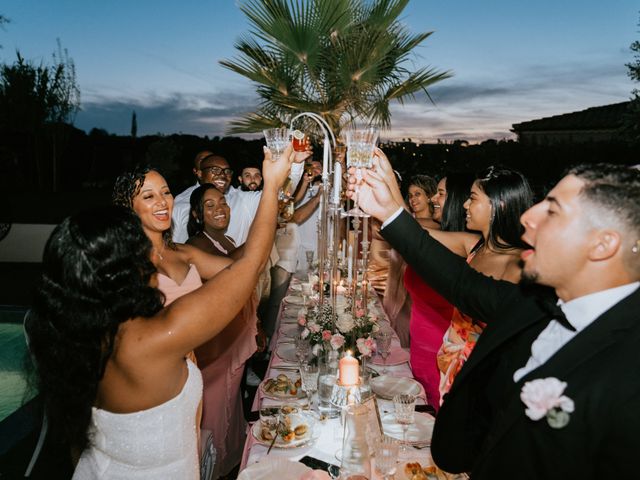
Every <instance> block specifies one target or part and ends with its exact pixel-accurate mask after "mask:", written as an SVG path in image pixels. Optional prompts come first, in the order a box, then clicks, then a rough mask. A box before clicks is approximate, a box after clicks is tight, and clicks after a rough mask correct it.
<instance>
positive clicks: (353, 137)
mask: <svg viewBox="0 0 640 480" xmlns="http://www.w3.org/2000/svg"><path fill="white" fill-rule="evenodd" d="M345 138H346V143H347V168H349V167H354V168H355V169H356V187H355V195H354V197H353V208H352V209H351V210H349V211H348V212H347V215H348V216H350V217H368V216H369V215H367V214H366V213H364V212H363V211H362V210H361V209H360V207H359V206H358V192H359V188H360V184H361V183H362V169H363V168H371V165H372V164H373V150H374V149H375V148H376V143H377V141H378V130H377V129H376V128H367V129H364V130H348V131H347V132H346V133H345Z"/></svg>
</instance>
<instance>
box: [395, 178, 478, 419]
mask: <svg viewBox="0 0 640 480" xmlns="http://www.w3.org/2000/svg"><path fill="white" fill-rule="evenodd" d="M472 183H473V176H472V175H471V174H463V173H448V174H447V175H446V176H445V177H444V178H442V179H441V180H440V181H439V182H438V185H437V190H436V193H435V194H434V195H433V196H432V197H431V203H432V205H433V209H434V213H433V219H434V220H435V221H436V222H438V224H439V225H440V230H442V231H445V232H464V231H465V230H466V221H465V216H466V213H465V210H464V207H463V205H464V203H465V201H466V200H467V198H468V197H469V190H470V188H471V184H472ZM430 231H431V230H430ZM465 235H468V236H469V239H470V242H477V241H478V240H479V235H477V234H475V233H473V234H472V233H466V234H465ZM404 285H405V288H406V289H407V292H408V293H409V295H410V297H411V313H410V318H411V320H410V323H409V326H410V335H411V347H410V349H409V354H410V357H411V360H410V361H411V370H412V371H413V376H414V377H415V379H416V380H418V381H419V382H420V383H421V384H422V386H423V387H424V389H425V393H426V395H427V401H428V403H429V404H430V405H432V406H433V407H434V408H435V409H436V411H437V410H438V408H439V407H440V390H439V386H440V371H439V370H438V364H437V361H436V356H437V353H438V350H439V349H440V347H441V345H442V337H443V335H444V333H445V332H446V331H447V329H448V328H449V326H450V325H451V317H452V315H453V305H451V304H450V303H449V302H447V300H445V299H444V297H442V296H441V295H440V294H438V293H437V292H436V291H435V290H433V289H432V288H431V287H430V286H429V285H428V284H426V283H425V282H424V281H423V280H422V279H421V278H420V276H419V275H418V274H417V273H416V272H415V270H413V269H412V268H411V267H409V266H408V267H407V268H406V270H405V274H404Z"/></svg>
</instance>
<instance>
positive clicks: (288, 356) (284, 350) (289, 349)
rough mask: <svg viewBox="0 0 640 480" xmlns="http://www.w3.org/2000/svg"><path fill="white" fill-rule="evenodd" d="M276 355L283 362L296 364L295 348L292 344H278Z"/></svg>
mask: <svg viewBox="0 0 640 480" xmlns="http://www.w3.org/2000/svg"><path fill="white" fill-rule="evenodd" d="M276 355H277V356H278V358H279V359H281V360H284V361H285V362H291V363H298V357H296V346H295V345H294V344H293V343H279V344H278V346H277V347H276Z"/></svg>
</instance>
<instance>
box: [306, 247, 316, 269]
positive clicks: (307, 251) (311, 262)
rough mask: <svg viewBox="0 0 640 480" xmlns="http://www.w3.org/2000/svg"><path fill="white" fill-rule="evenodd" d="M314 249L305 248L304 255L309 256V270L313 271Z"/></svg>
mask: <svg viewBox="0 0 640 480" xmlns="http://www.w3.org/2000/svg"><path fill="white" fill-rule="evenodd" d="M314 253H315V252H314V251H313V250H305V252H304V255H305V257H307V271H309V272H311V271H312V269H313V255H314Z"/></svg>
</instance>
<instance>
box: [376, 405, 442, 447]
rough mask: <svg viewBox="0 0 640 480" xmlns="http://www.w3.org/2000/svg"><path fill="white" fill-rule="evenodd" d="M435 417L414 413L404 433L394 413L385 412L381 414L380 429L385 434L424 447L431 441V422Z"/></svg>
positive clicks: (433, 421)
mask: <svg viewBox="0 0 640 480" xmlns="http://www.w3.org/2000/svg"><path fill="white" fill-rule="evenodd" d="M435 421H436V419H435V418H433V417H432V416H431V415H429V414H428V413H418V412H416V413H415V416H414V420H413V423H412V424H410V425H409V426H408V427H407V431H406V433H405V432H404V431H403V429H402V425H400V424H399V423H398V421H397V420H396V416H395V414H394V413H387V414H385V415H383V416H382V418H381V419H380V422H381V423H382V431H383V432H384V434H385V435H387V436H389V437H392V438H395V439H397V440H406V442H407V443H410V444H411V445H414V446H420V447H424V446H427V445H429V444H430V443H431V436H432V435H433V424H434V423H435Z"/></svg>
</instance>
